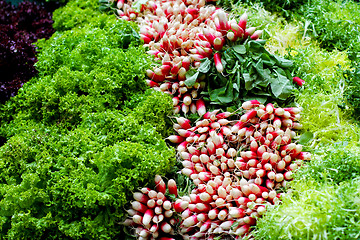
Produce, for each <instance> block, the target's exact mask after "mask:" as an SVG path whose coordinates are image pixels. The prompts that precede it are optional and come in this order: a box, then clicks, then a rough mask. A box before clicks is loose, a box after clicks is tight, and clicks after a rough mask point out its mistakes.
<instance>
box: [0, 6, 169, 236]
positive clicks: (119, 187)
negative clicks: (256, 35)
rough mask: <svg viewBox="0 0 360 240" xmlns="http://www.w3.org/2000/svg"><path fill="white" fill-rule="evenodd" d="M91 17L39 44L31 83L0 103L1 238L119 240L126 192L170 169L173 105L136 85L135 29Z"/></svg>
mask: <svg viewBox="0 0 360 240" xmlns="http://www.w3.org/2000/svg"><path fill="white" fill-rule="evenodd" d="M72 4H75V5H78V4H80V5H82V4H84V5H83V7H84V8H79V7H76V8H75V7H74V6H75V5H72ZM87 4H88V3H80V2H75V1H74V2H71V3H70V4H69V5H68V7H65V8H63V10H64V15H67V14H70V15H71V14H77V13H76V11H78V10H79V9H82V10H84V12H86V11H90V10H91V11H94V10H93V9H91V8H92V7H94V6H93V5H91V4H90V5H87ZM73 7H74V8H73ZM74 9H75V10H76V9H77V10H76V11H75V12H73V10H74ZM79 11H80V10H79ZM80 12H81V11H80ZM94 12H95V11H94ZM97 14H98V15H99V16H98V17H95V18H89V19H88V21H89V22H90V23H88V24H86V21H87V20H86V19H83V20H84V21H83V22H81V21H80V22H79V25H77V24H73V25H72V24H69V25H67V26H65V25H63V27H64V28H62V30H63V31H62V32H57V33H55V34H54V35H53V36H52V38H50V39H49V40H46V41H45V40H42V41H39V42H38V43H37V46H38V47H39V61H38V62H37V65H36V67H37V69H38V70H39V76H38V77H37V78H33V79H32V80H31V81H29V82H28V83H27V84H25V85H24V87H23V88H22V89H21V91H20V93H19V95H17V96H16V97H14V98H12V99H11V100H10V101H8V102H6V104H4V105H1V106H0V109H1V111H0V136H2V137H5V138H6V140H7V142H6V143H5V145H3V146H2V147H0V238H1V239H28V238H29V236H30V237H31V238H34V239H125V235H124V234H125V233H124V231H123V227H122V226H121V224H120V223H121V222H122V221H123V219H124V217H125V215H126V212H125V209H126V208H127V207H128V206H127V205H128V204H129V202H130V200H131V199H132V192H134V191H136V189H137V187H139V186H144V185H149V183H152V182H153V178H154V175H155V174H161V175H165V174H166V173H168V172H170V171H171V170H172V169H171V168H172V167H173V166H174V164H175V152H174V149H172V148H170V147H169V146H168V145H167V144H166V143H165V141H164V136H168V135H169V133H170V129H171V122H170V121H169V119H168V115H169V114H171V112H172V101H171V98H170V97H169V96H168V95H166V94H163V93H161V92H155V91H153V90H150V89H148V88H147V86H146V84H145V81H144V78H145V74H144V73H145V69H148V68H149V67H150V65H151V64H152V63H153V59H152V58H151V57H149V56H148V55H147V54H146V52H145V49H144V48H143V47H142V46H141V45H142V43H141V41H140V39H139V35H138V33H137V28H136V27H135V24H134V23H130V22H127V21H121V20H119V21H117V20H115V19H113V20H109V21H103V22H102V23H96V22H95V20H96V19H107V18H108V17H107V16H105V15H104V14H101V13H100V12H98V11H97ZM74 19H76V16H74ZM74 19H73V20H74ZM94 19H95V20H94ZM59 20H60V18H58V19H57V20H56V21H59ZM75 25H76V27H75ZM68 27H75V28H74V29H72V30H66V29H67V28H68Z"/></svg>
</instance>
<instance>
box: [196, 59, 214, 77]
mask: <svg viewBox="0 0 360 240" xmlns="http://www.w3.org/2000/svg"><path fill="white" fill-rule="evenodd" d="M210 68H211V61H210V59H208V58H204V59H202V60H201V64H200V67H199V69H198V71H199V72H201V73H208V72H209V70H210Z"/></svg>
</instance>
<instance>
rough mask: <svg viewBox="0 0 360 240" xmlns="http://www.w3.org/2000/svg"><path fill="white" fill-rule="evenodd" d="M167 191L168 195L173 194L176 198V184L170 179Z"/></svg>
mask: <svg viewBox="0 0 360 240" xmlns="http://www.w3.org/2000/svg"><path fill="white" fill-rule="evenodd" d="M168 190H169V193H170V194H173V195H175V197H177V195H178V190H177V186H176V182H175V180H174V179H170V180H169V181H168Z"/></svg>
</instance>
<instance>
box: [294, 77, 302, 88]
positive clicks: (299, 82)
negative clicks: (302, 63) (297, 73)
mask: <svg viewBox="0 0 360 240" xmlns="http://www.w3.org/2000/svg"><path fill="white" fill-rule="evenodd" d="M293 82H294V83H296V84H297V85H299V86H300V87H301V86H302V85H304V83H305V81H304V80H302V79H301V78H299V77H294V78H293Z"/></svg>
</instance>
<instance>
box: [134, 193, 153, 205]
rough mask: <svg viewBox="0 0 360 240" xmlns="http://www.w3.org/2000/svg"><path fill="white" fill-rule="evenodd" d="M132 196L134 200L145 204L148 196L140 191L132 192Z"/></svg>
mask: <svg viewBox="0 0 360 240" xmlns="http://www.w3.org/2000/svg"><path fill="white" fill-rule="evenodd" d="M133 197H134V199H135V200H136V201H138V202H141V203H144V204H146V203H147V202H148V200H149V197H148V196H146V195H145V194H143V193H140V192H135V193H133Z"/></svg>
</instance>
